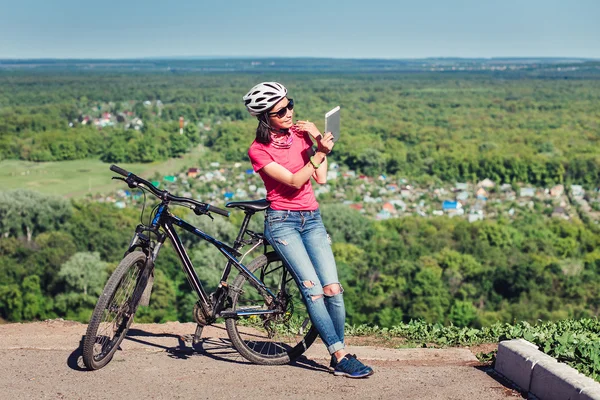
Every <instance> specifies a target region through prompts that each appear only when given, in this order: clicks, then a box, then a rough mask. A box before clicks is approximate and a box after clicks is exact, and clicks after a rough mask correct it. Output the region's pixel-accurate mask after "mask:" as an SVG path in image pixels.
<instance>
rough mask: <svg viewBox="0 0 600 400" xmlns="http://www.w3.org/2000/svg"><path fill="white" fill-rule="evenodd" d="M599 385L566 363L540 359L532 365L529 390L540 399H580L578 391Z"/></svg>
mask: <svg viewBox="0 0 600 400" xmlns="http://www.w3.org/2000/svg"><path fill="white" fill-rule="evenodd" d="M595 385H599V386H600V384H598V383H597V382H595V381H594V380H593V379H591V378H588V377H587V376H585V375H582V374H580V373H579V372H577V370H576V369H574V368H571V367H569V366H568V365H567V364H563V363H558V362H556V361H555V362H549V361H547V360H541V361H539V362H538V363H536V364H535V365H534V367H533V374H532V375H531V386H530V388H529V391H530V392H531V393H532V394H534V395H535V396H536V397H538V398H539V399H541V400H580V399H581V397H580V394H581V393H580V392H582V391H583V390H584V389H586V388H588V387H594V386H595Z"/></svg>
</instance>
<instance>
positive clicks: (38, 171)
mask: <svg viewBox="0 0 600 400" xmlns="http://www.w3.org/2000/svg"><path fill="white" fill-rule="evenodd" d="M202 151H203V149H202V148H200V147H199V148H196V149H194V150H193V151H192V152H190V153H188V154H185V155H184V156H183V157H181V158H172V159H169V160H167V161H162V162H154V163H149V164H126V163H124V164H119V166H120V167H122V168H124V169H126V170H128V171H131V172H133V173H135V174H136V175H139V176H141V177H144V178H151V177H152V176H153V175H154V174H155V173H157V172H158V173H159V174H161V175H166V174H174V173H178V172H180V171H181V169H182V168H184V167H186V166H189V167H193V166H195V165H196V164H197V163H198V159H199V157H200V155H201V154H202ZM109 167H110V164H107V163H103V162H102V161H100V160H91V159H87V160H74V161H60V162H41V163H35V162H30V161H20V160H3V161H0V188H1V189H0V190H7V189H17V188H24V189H32V190H36V191H39V192H42V193H47V194H55V195H60V196H65V197H84V196H85V195H87V194H96V193H105V192H109V191H112V190H115V189H118V188H119V187H123V188H124V185H123V183H122V182H118V181H113V180H111V179H110V178H111V177H113V176H116V174H115V173H113V172H111V171H110V170H109V169H108V168H109Z"/></svg>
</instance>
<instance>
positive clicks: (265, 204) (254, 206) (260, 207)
mask: <svg viewBox="0 0 600 400" xmlns="http://www.w3.org/2000/svg"><path fill="white" fill-rule="evenodd" d="M270 205H271V202H270V201H268V200H267V199H260V200H248V201H230V202H229V203H227V204H225V207H227V208H239V209H241V210H244V211H250V212H257V211H264V210H266V209H267V208H269V206H270Z"/></svg>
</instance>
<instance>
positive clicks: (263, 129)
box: [256, 112, 271, 144]
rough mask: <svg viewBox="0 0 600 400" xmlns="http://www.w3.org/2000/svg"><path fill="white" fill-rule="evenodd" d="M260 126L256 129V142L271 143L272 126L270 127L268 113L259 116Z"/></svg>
mask: <svg viewBox="0 0 600 400" xmlns="http://www.w3.org/2000/svg"><path fill="white" fill-rule="evenodd" d="M256 118H258V126H257V127H256V141H257V142H258V143H263V144H269V143H271V126H270V125H269V115H268V112H264V113H261V114H258V115H257V116H256Z"/></svg>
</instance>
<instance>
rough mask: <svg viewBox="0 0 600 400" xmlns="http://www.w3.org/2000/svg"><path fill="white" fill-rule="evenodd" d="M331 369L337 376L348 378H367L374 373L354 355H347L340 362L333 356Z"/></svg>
mask: <svg viewBox="0 0 600 400" xmlns="http://www.w3.org/2000/svg"><path fill="white" fill-rule="evenodd" d="M329 368H330V369H332V370H333V374H334V375H335V376H345V377H347V378H366V377H367V376H370V375H373V372H374V371H373V369H372V368H371V367H368V366H366V365H365V364H363V363H362V362H360V361H359V360H358V359H357V358H356V355H354V354H346V355H345V356H344V358H342V359H341V361H339V362H338V361H337V359H336V358H335V357H334V356H332V357H331V362H330V364H329Z"/></svg>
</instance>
